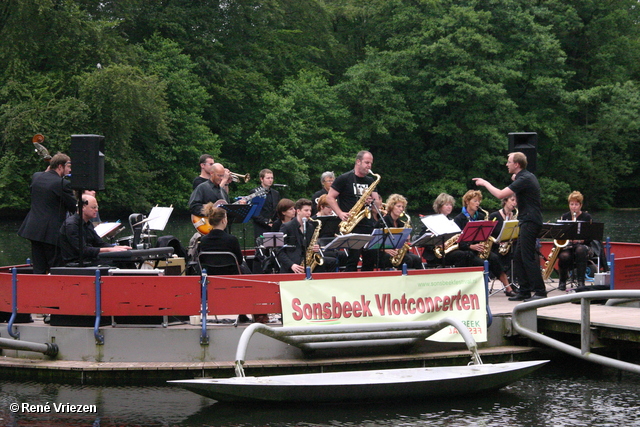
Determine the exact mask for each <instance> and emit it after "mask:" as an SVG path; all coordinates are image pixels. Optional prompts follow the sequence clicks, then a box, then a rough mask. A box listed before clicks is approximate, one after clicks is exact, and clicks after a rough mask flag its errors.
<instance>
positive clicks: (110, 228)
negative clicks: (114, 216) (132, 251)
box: [93, 222, 123, 238]
mask: <svg viewBox="0 0 640 427" xmlns="http://www.w3.org/2000/svg"><path fill="white" fill-rule="evenodd" d="M121 226H123V225H122V224H121V223H119V222H102V223H100V224H98V225H96V226H94V227H93V228H94V229H95V231H96V233H98V236H100V238H103V237H104V236H106V235H107V234H109V233H112V232H114V231H116V230H117V229H118V228H119V227H121Z"/></svg>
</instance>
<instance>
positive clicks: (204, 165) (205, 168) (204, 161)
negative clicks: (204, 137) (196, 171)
mask: <svg viewBox="0 0 640 427" xmlns="http://www.w3.org/2000/svg"><path fill="white" fill-rule="evenodd" d="M198 162H199V164H200V175H198V176H197V177H196V178H195V179H194V180H193V189H194V190H195V189H196V188H197V187H198V185H200V184H202V183H203V182H207V181H209V180H210V179H211V173H212V172H213V165H214V164H215V160H214V159H213V156H212V155H211V154H203V155H202V156H200V159H199V160H198ZM231 181H232V179H231V172H230V171H229V169H225V176H224V179H223V180H222V182H221V184H220V185H221V186H222V188H224V190H225V191H226V192H227V193H228V192H229V183H230V182H231Z"/></svg>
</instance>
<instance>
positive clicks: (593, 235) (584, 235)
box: [571, 221, 604, 240]
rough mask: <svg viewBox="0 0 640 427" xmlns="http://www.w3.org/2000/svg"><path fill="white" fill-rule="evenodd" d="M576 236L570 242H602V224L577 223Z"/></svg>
mask: <svg viewBox="0 0 640 427" xmlns="http://www.w3.org/2000/svg"><path fill="white" fill-rule="evenodd" d="M577 223H578V227H577V229H576V235H575V236H572V237H571V240H602V238H603V236H604V222H582V221H577Z"/></svg>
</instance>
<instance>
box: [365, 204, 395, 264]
mask: <svg viewBox="0 0 640 427" xmlns="http://www.w3.org/2000/svg"><path fill="white" fill-rule="evenodd" d="M370 206H373V208H374V209H375V210H376V212H377V213H378V217H380V221H382V229H383V230H384V231H383V233H382V244H381V245H380V249H379V250H378V253H377V260H376V262H377V264H378V270H382V266H381V265H380V253H384V249H385V244H386V243H387V238H388V237H389V236H390V235H391V229H390V228H389V226H388V225H387V221H385V220H384V216H382V212H380V209H378V206H377V205H376V204H375V202H373V203H372V204H371V205H370Z"/></svg>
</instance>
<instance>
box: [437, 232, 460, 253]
mask: <svg viewBox="0 0 640 427" xmlns="http://www.w3.org/2000/svg"><path fill="white" fill-rule="evenodd" d="M459 238H460V233H458V234H456V235H455V236H451V237H449V239H447V241H446V242H444V248H443V247H442V246H436V247H435V248H433V254H434V255H435V256H436V258H442V257H443V256H445V255H446V254H448V253H449V252H451V251H455V250H456V249H458V239H459Z"/></svg>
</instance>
